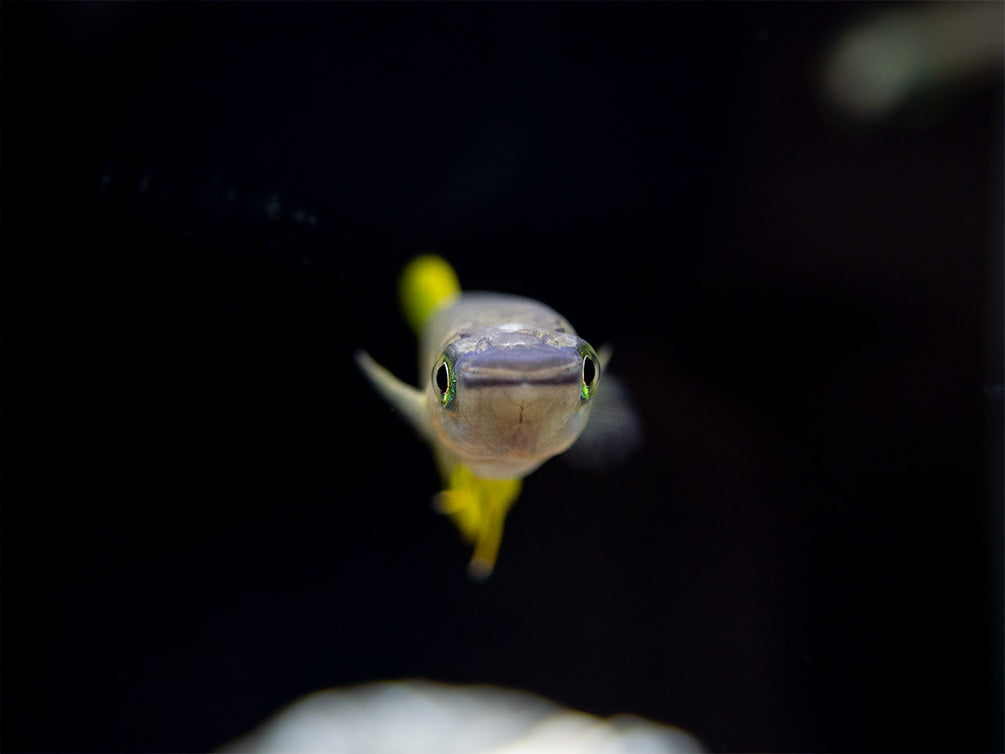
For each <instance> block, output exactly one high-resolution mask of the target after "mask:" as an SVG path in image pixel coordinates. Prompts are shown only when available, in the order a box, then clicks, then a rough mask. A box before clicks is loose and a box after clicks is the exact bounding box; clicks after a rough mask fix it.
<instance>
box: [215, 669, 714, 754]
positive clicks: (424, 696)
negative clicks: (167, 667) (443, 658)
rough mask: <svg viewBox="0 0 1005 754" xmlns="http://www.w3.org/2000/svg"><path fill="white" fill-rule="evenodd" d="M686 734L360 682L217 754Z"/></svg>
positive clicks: (283, 715) (538, 753) (411, 753)
mask: <svg viewBox="0 0 1005 754" xmlns="http://www.w3.org/2000/svg"><path fill="white" fill-rule="evenodd" d="M702 750H703V749H702V747H701V744H700V743H699V742H698V740H697V739H696V738H694V737H693V736H691V735H690V734H688V733H685V732H684V731H682V730H678V729H677V728H672V727H669V726H666V725H661V724H658V723H654V722H651V721H649V720H645V719H643V718H641V717H636V716H634V715H616V716H615V717H612V718H608V719H604V718H599V717H594V716H592V715H588V714H586V713H583V712H577V711H575V710H571V709H568V708H566V707H562V706H561V705H558V704H555V703H554V702H551V701H548V700H547V699H544V698H542V697H540V696H536V695H534V694H529V693H527V692H523V691H513V690H509V689H502V688H498V687H494V686H452V685H449V684H442V683H433V682H431V681H424V680H405V681H387V682H380V683H369V684H365V685H362V686H354V687H349V688H344V689H333V690H329V691H321V692H318V693H316V694H311V695H309V696H306V697H304V698H303V699H300V700H298V701H296V702H294V703H293V704H292V705H290V706H289V707H287V708H286V709H285V710H283V711H281V712H280V713H279V714H278V715H276V716H275V717H274V718H272V719H271V720H269V721H267V722H265V723H264V724H263V725H262V726H261V727H260V728H258V729H256V730H254V731H252V732H251V733H249V734H248V735H246V736H244V737H242V738H240V739H237V740H236V741H233V742H231V743H230V744H228V745H226V746H225V747H224V748H223V749H221V751H222V752H234V753H236V752H247V753H248V754H259V753H263V752H283V753H284V754H296V753H297V752H312V753H315V752H326V754H343V753H344V754H398V753H399V752H400V753H401V754H426V753H427V752H428V753H429V754H476V752H477V753H478V754H545V753H546V752H547V754H561V753H563V752H570V753H571V752H576V754H674V753H676V752H700V751H702Z"/></svg>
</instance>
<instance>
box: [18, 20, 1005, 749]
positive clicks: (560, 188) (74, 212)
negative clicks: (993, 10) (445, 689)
mask: <svg viewBox="0 0 1005 754" xmlns="http://www.w3.org/2000/svg"><path fill="white" fill-rule="evenodd" d="M898 7H911V6H903V5H900V6H898ZM875 8H876V6H873V5H870V6H864V5H856V4H841V5H828V4H824V5H820V4H800V5H790V4H754V5H733V4H712V5H696V4H687V5H684V4H667V5H662V4H659V5H656V4H642V5H636V4H632V5H617V6H615V5H607V4H590V5H573V4H548V5H522V4H521V5H452V4H437V5H418V4H412V5H396V4H375V5H350V4H337V5H327V4H311V5H283V6H280V5H273V4H255V5H231V4H213V5H186V4H182V5H166V4H165V5H162V4H152V5H134V4H74V5H70V6H68V5H56V4H41V5H26V4H21V3H11V2H4V3H3V6H2V8H0V13H2V40H0V43H2V44H0V47H2V49H0V55H2V61H0V62H2V69H0V70H2V76H3V82H2V94H3V102H2V130H0V138H2V165H3V176H2V178H3V183H2V200H3V203H2V226H0V229H2V233H3V237H2V244H3V247H2V263H3V269H2V273H3V274H2V286H3V288H2V306H3V310H2V326H3V333H2V334H3V395H2V401H3V402H2V411H3V438H2V440H3V461H2V463H3V474H2V480H3V501H2V505H3V508H2V513H3V522H2V534H3V570H2V578H3V582H2V598H3V603H2V608H3V626H2V628H3V631H2V641H3V645H2V651H3V654H2V673H3V676H2V704H3V708H2V736H3V738H2V748H3V750H4V751H42V750H47V751H200V750H206V749H209V748H212V747H215V746H219V745H221V744H222V743H224V742H225V741H227V740H229V739H231V738H233V737H235V736H237V735H238V734H241V733H244V732H245V731H247V730H248V729H250V728H251V727H252V726H254V725H255V724H257V723H258V722H260V721H261V720H262V719H263V718H264V717H265V716H266V715H268V714H269V713H271V712H273V711H275V710H276V709H277V708H279V707H280V706H282V705H284V704H286V703H288V702H290V701H291V700H293V699H294V698H296V697H298V696H300V695H303V694H305V693H308V692H311V691H314V690H318V689H322V688H327V687H331V686H341V685H345V684H353V683H358V682H364V681H370V680H377V679H389V678H402V677H409V676H422V677H428V678H432V679H437V680H442V681H448V682H480V683H492V684H500V685H506V686H512V687H516V688H521V689H526V690H529V691H533V692H536V693H540V694H544V695H546V696H548V697H551V698H553V699H555V700H557V701H560V702H562V703H565V704H568V705H572V706H574V707H577V708H581V709H584V710H586V711H589V712H593V713H597V714H604V715H607V714H613V713H616V712H622V711H631V712H635V713H638V714H641V715H644V716H647V717H650V718H653V719H655V720H658V721H662V722H667V723H672V724H676V725H680V726H682V727H683V728H685V729H687V730H688V731H691V732H693V733H694V734H696V735H698V736H699V737H701V739H702V740H703V741H704V742H705V743H706V745H708V746H709V747H710V748H711V749H713V750H731V751H751V750H782V751H785V750H788V751H796V750H821V751H828V750H857V751H865V750H870V751H875V750H888V751H922V750H926V751H927V750H974V751H977V750H998V751H1000V750H1001V749H1002V747H1003V738H1002V728H1001V724H1002V716H1001V707H1002V685H1001V684H1002V673H1001V663H1002V653H1001V644H1000V642H1001V614H1002V594H1001V587H1002V584H1001V574H1002V559H1001V553H1002V549H1001V541H1002V519H1001V504H1000V494H1001V484H1000V483H1001V452H1002V446H1001V421H1002V419H1001V417H1002V414H1001V406H1002V401H1001V396H1002V389H1001V385H1002V376H1001V350H1000V337H1001V322H1000V317H1001V308H1000V305H1001V304H1000V300H1001V299H1000V289H1001V274H1002V272H1001V271H1002V268H1001V242H1002V236H1001V227H1002V225H1001V223H1002V215H1001V202H1002V193H1001V164H1002V151H1001V148H1000V144H1001V137H1002V118H1001V112H1002V80H1001V77H1000V76H989V77H986V78H983V79H980V80H977V81H974V82H970V83H969V84H968V85H967V86H966V87H964V88H963V89H962V90H960V91H958V92H957V91H954V92H951V93H950V95H951V96H948V97H941V98H936V100H935V101H934V102H922V103H921V104H918V105H916V106H914V107H913V108H911V107H909V108H906V111H904V112H898V113H896V114H894V116H893V117H891V118H888V119H885V120H884V121H883V122H881V123H876V124H868V125H862V124H855V123H851V122H850V121H848V120H847V119H845V118H843V117H841V116H840V114H838V113H836V112H835V111H834V110H833V109H832V108H829V107H828V106H827V105H826V103H825V102H824V101H823V100H822V98H821V96H820V94H819V86H818V80H819V70H820V65H821V61H822V59H823V56H824V55H825V53H826V51H827V49H828V46H829V45H830V44H831V42H832V41H833V39H834V36H835V35H836V34H837V33H838V32H839V31H840V30H841V29H842V28H844V27H845V25H846V24H848V23H850V22H852V21H855V20H856V19H858V18H860V17H861V16H863V15H864V14H865V13H866V12H867V11H872V10H875ZM424 250H433V251H436V252H438V253H441V254H443V255H445V256H446V257H447V258H448V259H450V260H451V261H452V262H453V264H454V265H455V266H456V268H457V270H458V272H459V275H460V277H461V280H462V282H463V284H464V285H465V287H468V288H488V289H496V290H504V291H509V292H515V293H523V294H527V295H530V296H533V297H535V298H539V299H541V300H543V301H545V302H546V303H548V304H550V305H551V306H553V307H555V308H556V309H557V310H559V311H560V312H562V313H563V314H565V315H566V316H567V317H569V318H570V319H571V320H572V322H573V323H574V324H575V325H576V327H577V329H578V330H579V331H580V333H581V334H583V335H584V336H585V337H586V338H587V339H588V340H590V341H591V342H592V343H593V344H594V345H598V346H599V345H600V344H602V343H612V344H613V345H614V346H615V357H614V362H613V367H612V369H613V371H614V372H616V373H618V374H619V375H620V376H621V378H622V379H623V381H624V383H625V384H626V385H627V387H628V388H629V390H630V391H631V395H632V397H633V400H634V402H635V404H636V406H637V408H638V411H639V413H640V415H641V418H642V421H643V423H644V426H645V433H646V437H645V443H644V445H643V446H642V447H641V448H640V450H639V451H638V452H637V453H636V454H635V455H634V457H633V458H632V459H631V461H630V462H629V463H628V464H627V465H625V466H623V467H621V468H618V469H615V470H612V471H608V472H604V473H588V472H584V471H581V470H577V469H575V468H573V467H572V466H570V465H569V464H567V463H563V462H561V461H553V462H551V463H549V464H548V465H546V466H545V467H544V468H543V469H542V470H540V471H539V472H537V473H535V474H534V475H533V476H531V477H530V478H529V479H528V480H527V481H526V483H525V487H524V494H523V496H522V498H521V500H520V501H519V503H518V505H517V506H516V507H515V508H514V510H513V512H512V514H511V515H510V518H509V522H508V527H507V532H506V536H505V538H504V540H503V549H502V553H501V557H500V561H499V566H498V568H497V570H496V573H495V574H494V575H493V576H492V578H491V579H490V580H489V581H488V582H486V583H483V584H475V583H471V582H469V581H468V580H467V577H466V571H465V568H466V564H467V559H468V557H469V550H468V548H467V547H466V546H465V545H464V544H463V543H462V542H461V541H460V540H459V537H458V536H457V534H456V532H455V531H454V530H453V528H452V526H451V525H450V523H449V522H448V521H446V520H444V519H443V518H441V517H439V516H438V515H437V514H435V513H434V512H433V511H432V510H431V509H430V507H429V499H430V496H431V495H432V493H433V492H434V491H435V490H436V489H437V479H436V475H435V471H434V468H433V465H432V463H431V459H430V457H429V454H428V452H427V450H426V448H424V447H423V446H422V445H421V443H420V442H419V441H418V440H417V439H416V438H415V437H414V436H413V435H412V434H411V432H410V431H409V430H408V429H407V428H406V427H405V426H404V425H403V424H402V423H401V422H400V421H399V420H398V418H397V417H396V416H395V415H394V414H393V413H391V412H390V411H389V410H388V409H387V407H386V406H385V405H383V404H382V403H381V402H380V401H379V400H378V399H377V398H376V397H375V396H374V394H373V393H372V391H371V390H370V388H369V387H368V385H367V384H365V382H364V381H363V379H362V378H361V377H360V375H359V374H358V372H357V371H356V369H355V367H354V365H353V363H352V360H351V353H352V351H353V350H354V349H355V348H358V347H365V348H367V349H368V350H369V351H370V352H371V353H372V354H373V355H374V356H375V357H376V358H377V359H378V360H379V361H381V362H383V363H385V364H386V365H387V366H389V367H390V368H391V369H393V370H394V371H395V372H397V373H398V374H400V375H402V376H405V377H408V378H409V379H411V377H412V375H413V374H414V369H415V345H414V340H413V338H412V336H411V335H410V333H409V332H408V331H407V329H406V327H405V325H404V323H403V322H402V320H401V318H400V316H399V315H398V313H397V311H396V303H395V285H396V277H397V273H398V271H399V270H400V268H401V266H402V265H403V264H404V263H405V262H406V260H407V259H408V258H409V257H411V256H412V255H413V254H415V253H417V252H420V251H424Z"/></svg>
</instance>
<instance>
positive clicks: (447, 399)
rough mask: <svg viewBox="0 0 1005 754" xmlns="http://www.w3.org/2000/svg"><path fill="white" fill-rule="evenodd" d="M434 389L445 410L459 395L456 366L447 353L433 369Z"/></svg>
mask: <svg viewBox="0 0 1005 754" xmlns="http://www.w3.org/2000/svg"><path fill="white" fill-rule="evenodd" d="M433 389H434V390H435V391H436V397H437V398H439V399H440V405H441V406H443V407H444V408H447V407H449V406H450V404H451V403H453V401H454V397H455V396H456V395H457V375H455V374H454V366H453V364H452V363H451V361H450V359H449V357H448V356H447V355H446V354H445V353H444V354H442V355H441V356H440V358H439V359H438V360H437V362H436V366H435V367H433Z"/></svg>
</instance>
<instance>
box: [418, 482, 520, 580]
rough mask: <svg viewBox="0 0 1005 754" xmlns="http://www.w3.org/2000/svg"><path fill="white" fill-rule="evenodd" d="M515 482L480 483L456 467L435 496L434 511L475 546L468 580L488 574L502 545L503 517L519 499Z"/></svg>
mask: <svg viewBox="0 0 1005 754" xmlns="http://www.w3.org/2000/svg"><path fill="white" fill-rule="evenodd" d="M520 487H521V481H520V480H519V479H482V478H481V477H477V476H475V475H474V474H472V473H471V469H469V468H468V467H467V466H464V465H463V464H459V465H457V466H455V467H454V468H453V469H451V471H450V474H449V480H448V486H447V489H445V490H444V491H443V492H441V493H440V494H439V495H437V496H436V508H437V510H439V511H440V512H441V513H445V514H446V515H448V516H450V518H451V519H452V520H453V522H454V524H455V525H456V526H457V528H458V529H460V531H461V534H462V535H464V538H465V539H466V540H468V541H469V542H471V543H472V544H473V545H474V546H475V552H474V555H472V556H471V562H470V563H469V564H468V573H469V574H470V576H471V578H473V579H477V580H479V581H480V580H482V579H486V578H488V577H489V576H490V575H491V574H492V569H493V568H494V567H495V564H496V557H497V556H498V555H499V544H500V542H502V532H503V524H504V523H505V521H506V514H507V513H508V512H509V509H510V508H511V507H512V505H513V503H515V502H516V499H517V498H518V497H519V496H520Z"/></svg>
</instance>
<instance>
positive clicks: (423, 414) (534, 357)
mask: <svg viewBox="0 0 1005 754" xmlns="http://www.w3.org/2000/svg"><path fill="white" fill-rule="evenodd" d="M399 297H400V301H401V306H402V310H403V313H404V315H405V318H406V319H407V320H408V322H409V324H410V325H411V327H412V329H413V330H415V332H416V333H417V335H418V337H419V382H418V386H417V387H413V386H411V385H408V384H406V383H405V382H402V381H401V380H399V379H398V378H397V377H395V376H394V375H393V374H391V372H389V371H388V370H387V369H385V368H384V367H382V366H380V365H379V364H378V363H377V362H376V361H374V360H373V359H372V358H371V357H370V355H369V354H367V353H366V352H365V351H358V352H357V353H356V360H357V362H358V364H359V366H360V368H361V369H362V370H363V372H364V373H365V374H366V376H367V377H368V378H369V380H370V381H371V382H372V383H373V385H374V387H375V388H376V389H377V391H378V392H379V393H380V394H381V395H382V396H383V397H384V398H385V399H387V400H388V401H389V402H390V403H391V404H392V405H393V406H394V407H396V408H397V409H398V410H399V411H400V412H401V414H402V415H403V416H404V417H405V418H406V419H407V420H408V422H409V423H410V424H411V425H412V426H413V427H414V428H415V429H416V430H417V432H418V433H419V434H420V435H421V436H422V437H423V438H424V439H425V440H426V441H427V442H428V443H429V444H430V445H431V446H432V449H433V455H434V457H435V460H436V463H437V466H438V467H439V471H440V475H441V479H442V483H443V490H442V491H441V492H440V493H439V494H438V495H436V496H435V498H434V504H435V507H436V508H437V509H438V510H439V511H440V512H442V513H445V514H447V515H448V516H450V518H451V519H452V520H453V522H454V523H455V524H456V525H457V527H458V529H460V531H461V534H462V535H463V536H464V538H465V539H467V540H468V541H469V542H470V543H471V544H472V545H473V546H474V554H473V556H472V558H471V562H470V565H469V569H468V570H469V573H470V574H471V575H472V576H473V577H474V578H477V579H482V578H485V577H487V576H488V575H489V574H491V573H492V569H493V568H494V567H495V562H496V557H497V555H498V552H499V545H500V542H501V540H502V531H503V523H504V520H505V518H506V514H507V512H508V511H509V509H510V507H511V506H512V505H513V503H514V502H515V501H516V499H517V497H518V496H519V494H520V488H521V483H522V479H523V478H524V477H525V476H527V475H528V474H530V473H531V472H532V471H534V470H535V469H537V468H538V467H539V466H540V465H541V464H543V463H544V462H545V461H547V460H548V459H549V458H552V457H553V456H556V455H558V454H559V453H562V452H563V451H565V450H566V449H568V448H569V446H571V445H572V444H573V443H574V442H575V441H576V439H577V438H578V437H579V436H580V433H581V432H582V431H583V429H584V427H585V426H586V422H587V419H588V418H589V415H590V407H591V404H592V403H593V398H594V396H595V395H596V392H597V388H598V386H599V384H600V380H601V374H602V373H603V370H604V362H605V361H606V354H605V356H604V357H601V356H600V355H598V354H597V352H596V351H595V350H594V349H593V347H592V346H591V345H590V344H589V343H587V342H586V341H585V340H583V339H582V338H581V337H579V336H578V335H577V334H576V331H575V330H574V329H573V327H572V325H571V324H569V321H568V320H567V319H565V317H563V316H562V315H560V314H559V313H558V312H556V311H555V310H554V309H551V308H550V307H548V306H545V305H544V304H542V303H539V302H537V301H534V300H533V299H529V298H524V297H522V296H512V295H506V294H501V293H482V292H477V293H475V292H471V293H462V292H461V289H460V285H459V283H458V280H457V275H456V273H455V272H454V270H453V268H452V267H451V266H450V265H449V264H448V263H447V262H446V261H445V260H443V259H441V258H440V257H437V256H432V255H424V256H420V257H417V258H416V259H414V260H413V261H412V262H411V263H410V264H409V265H408V266H407V267H406V268H405V270H404V272H403V273H402V276H401V281H400V285H399Z"/></svg>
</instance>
